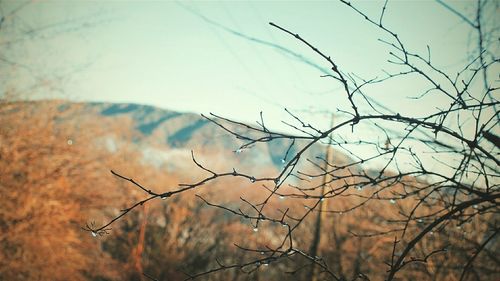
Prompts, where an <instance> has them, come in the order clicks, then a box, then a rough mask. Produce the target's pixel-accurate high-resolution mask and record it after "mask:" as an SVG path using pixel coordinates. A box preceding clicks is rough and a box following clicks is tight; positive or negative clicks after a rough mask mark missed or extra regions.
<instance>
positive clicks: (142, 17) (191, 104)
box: [7, 1, 468, 121]
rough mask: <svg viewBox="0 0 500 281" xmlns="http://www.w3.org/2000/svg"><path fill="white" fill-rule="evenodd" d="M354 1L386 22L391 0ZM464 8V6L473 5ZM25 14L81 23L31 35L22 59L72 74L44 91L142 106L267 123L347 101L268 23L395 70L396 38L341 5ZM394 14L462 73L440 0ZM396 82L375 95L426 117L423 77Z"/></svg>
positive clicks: (65, 4)
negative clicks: (421, 106) (420, 94)
mask: <svg viewBox="0 0 500 281" xmlns="http://www.w3.org/2000/svg"><path fill="white" fill-rule="evenodd" d="M18 3H19V1H11V2H9V1H8V2H7V5H9V4H10V5H11V6H13V7H15V6H16V5H18ZM356 4H357V5H358V6H359V7H360V9H362V10H363V11H365V12H367V13H368V14H369V15H373V16H374V17H375V18H378V17H379V14H380V11H381V8H382V6H383V1H369V2H368V1H360V2H356ZM455 4H457V5H456V6H457V8H458V9H462V10H464V11H466V5H463V4H464V3H455ZM19 15H20V18H22V20H23V22H25V23H27V25H29V26H30V27H32V28H33V27H35V28H36V27H43V26H46V25H50V24H54V23H58V22H63V23H64V22H71V23H70V24H69V25H70V26H72V27H75V29H76V30H75V31H72V30H69V31H66V30H65V25H64V24H61V25H60V26H59V27H57V28H56V30H57V29H60V30H61V31H60V32H59V33H58V34H57V35H53V36H52V37H51V36H48V37H49V38H48V39H47V38H42V39H39V40H31V41H33V42H31V43H30V45H29V46H28V49H30V50H31V51H30V55H31V57H30V56H25V57H23V58H22V59H26V60H27V62H26V63H27V64H28V63H30V62H33V61H37V60H40V62H39V65H40V66H42V67H45V66H47V65H49V66H50V67H52V68H54V72H57V71H61V69H64V70H65V71H66V72H69V75H67V76H68V77H67V78H66V80H65V81H66V84H65V85H63V86H61V88H62V89H61V91H59V92H52V93H45V94H44V96H47V95H50V96H56V97H60V98H69V99H73V100H82V101H88V100H91V101H109V102H134V103H141V104H149V105H154V106H158V107H162V108H166V109H171V110H177V111H187V112H205V113H206V112H214V113H217V114H221V115H224V116H230V117H233V118H236V119H239V120H247V121H254V120H257V118H258V114H259V112H260V111H263V112H264V114H265V116H270V119H273V118H277V119H280V118H283V117H284V116H285V115H286V113H285V112H284V110H283V108H285V107H286V108H288V109H291V110H295V111H296V112H301V111H304V110H306V111H325V110H329V111H332V110H333V111H334V110H335V109H336V108H339V107H342V106H345V105H347V104H346V99H345V95H343V93H342V90H341V87H340V85H339V84H338V83H336V82H335V81H333V80H332V79H329V78H322V77H320V76H321V75H322V74H323V73H321V71H319V70H318V69H316V68H314V67H312V66H310V65H307V64H305V63H304V62H302V61H300V60H299V59H297V58H296V57H294V56H293V55H290V53H287V52H286V51H282V50H281V51H280V50H279V49H278V48H276V47H273V46H272V45H273V44H274V45H279V46H281V47H283V48H286V49H288V50H290V51H291V52H294V53H295V54H297V55H299V56H302V57H304V58H306V59H307V60H310V61H311V62H313V63H315V64H317V65H318V66H319V67H322V68H324V69H328V67H329V65H328V63H327V62H326V61H324V60H322V59H321V58H320V57H319V56H318V55H317V54H315V53H314V52H312V51H311V50H310V49H309V48H307V47H306V46H304V44H302V43H301V42H298V41H297V40H296V39H294V38H292V37H291V36H289V35H287V34H285V33H284V32H282V31H280V30H278V29H276V28H274V27H272V26H270V25H269V24H268V22H274V23H276V24H278V25H280V26H282V27H285V28H287V29H289V30H290V31H293V32H294V33H298V34H300V35H301V36H303V37H304V38H305V39H306V40H308V41H309V42H310V43H311V44H314V45H315V46H317V47H318V48H320V49H321V50H322V51H323V52H324V53H325V54H328V55H330V56H331V57H332V58H333V59H334V60H335V61H336V62H337V64H338V65H339V66H340V67H341V68H342V69H343V71H345V72H349V73H355V74H357V75H359V76H361V77H363V78H367V79H369V78H374V77H381V76H382V75H383V72H382V71H383V70H384V69H385V70H391V69H394V67H393V66H391V65H390V64H388V63H387V60H388V59H389V54H388V52H389V48H388V46H387V45H385V44H383V43H381V42H380V41H378V39H385V40H388V39H390V38H389V37H388V36H387V35H386V34H384V33H382V32H380V31H379V30H377V29H376V28H373V27H372V26H370V25H369V24H368V23H367V22H366V21H364V20H363V18H362V17H360V16H359V15H357V14H356V13H355V12H354V11H352V10H350V9H349V8H348V7H347V6H345V5H343V4H341V3H339V2H336V1H269V2H267V1H266V2H257V1H254V2H250V1H243V2H236V1H235V2H172V1H34V2H33V3H30V4H29V5H27V6H26V7H24V8H23V9H22V11H21V12H20V13H19ZM384 22H385V23H386V24H387V26H388V27H390V28H392V29H393V30H394V31H396V32H397V33H398V34H400V36H401V38H402V39H403V40H404V41H405V42H406V43H407V44H408V46H410V47H411V48H412V49H413V50H415V51H417V52H423V53H424V54H425V53H426V46H427V44H428V45H429V46H430V47H431V51H432V55H433V59H434V60H435V62H436V63H437V64H438V65H440V66H443V67H445V68H449V69H453V67H456V66H460V65H461V63H463V59H464V54H466V52H467V48H468V44H467V40H468V37H467V36H468V34H467V33H468V32H467V26H466V25H465V24H464V23H463V22H462V21H461V20H460V19H459V18H458V17H456V16H455V15H453V14H452V13H450V12H449V11H447V10H446V9H444V8H443V6H441V5H439V4H437V3H436V2H434V1H394V2H389V4H388V6H387V10H386V13H385V19H384ZM79 24H80V25H83V26H84V27H83V28H78V27H79V26H78V25H79ZM49 32H51V31H50V30H49ZM52 32H53V31H52ZM248 38H251V39H248ZM252 39H255V40H252ZM72 68H75V69H74V70H73V69H72ZM61 72H62V73H64V72H63V71H61ZM415 82H416V81H415ZM406 83H407V82H406ZM388 84H389V85H388V86H387V87H385V88H384V89H383V91H380V90H379V88H376V89H375V90H374V92H373V93H372V92H370V93H369V94H370V95H371V97H372V98H374V99H376V100H377V101H379V102H381V103H383V104H386V105H387V106H389V107H391V108H393V109H394V108H397V109H398V110H402V109H399V108H404V109H407V110H410V111H411V112H412V113H416V114H421V113H422V112H420V111H416V112H415V108H414V107H412V106H411V105H412V104H413V102H414V101H412V100H409V99H407V97H409V96H411V95H416V94H417V93H416V92H414V91H415V90H416V89H420V88H421V87H420V86H419V85H417V83H415V85H411V86H409V85H401V86H400V85H393V84H391V83H388ZM412 91H413V92H414V93H412ZM434 98H436V97H434ZM396 101H397V102H396ZM304 114H306V113H304ZM324 117H325V116H324V114H315V115H310V118H321V119H324ZM327 119H328V118H327Z"/></svg>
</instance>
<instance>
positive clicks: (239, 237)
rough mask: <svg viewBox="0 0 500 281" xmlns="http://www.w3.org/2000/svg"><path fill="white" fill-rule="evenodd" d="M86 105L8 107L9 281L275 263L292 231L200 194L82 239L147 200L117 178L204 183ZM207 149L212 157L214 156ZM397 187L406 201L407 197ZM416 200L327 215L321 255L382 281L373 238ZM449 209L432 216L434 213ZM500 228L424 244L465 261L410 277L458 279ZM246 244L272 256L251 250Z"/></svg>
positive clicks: (296, 272)
mask: <svg viewBox="0 0 500 281" xmlns="http://www.w3.org/2000/svg"><path fill="white" fill-rule="evenodd" d="M83 106H84V104H70V105H69V106H68V104H67V103H62V102H7V101H3V102H2V103H1V104H0V171H1V173H0V178H1V180H0V194H1V196H0V249H1V250H0V280H141V278H142V279H143V280H145V277H144V275H143V273H145V274H147V275H150V276H154V277H155V278H157V279H159V280H182V279H184V278H186V275H184V274H183V272H188V273H196V272H202V271H206V270H209V269H211V268H214V267H216V266H217V261H219V262H221V263H223V264H236V263H239V262H243V261H245V260H248V259H251V258H253V257H255V258H258V257H259V256H262V254H266V253H265V251H266V246H267V247H273V246H276V244H277V243H280V242H281V239H282V236H283V235H286V233H287V230H286V228H285V227H283V226H281V225H279V224H272V223H266V222H264V223H263V224H261V225H260V226H259V231H258V232H254V231H253V227H252V226H251V225H250V222H249V221H247V220H241V219H239V218H238V217H236V216H231V215H230V214H228V213H227V212H226V211H224V210H220V209H217V208H211V207H208V206H207V205H206V204H204V202H203V201H202V200H200V199H197V198H196V197H195V196H194V194H193V193H185V194H182V195H180V196H178V197H175V198H174V199H172V200H166V201H162V200H158V201H157V202H154V203H151V204H147V205H144V206H142V207H140V209H139V211H134V212H133V213H131V215H128V216H127V217H126V218H125V219H123V220H121V221H119V222H117V223H116V224H115V225H114V226H113V229H112V230H111V231H110V233H111V234H110V235H104V236H102V237H93V236H92V235H90V234H89V232H86V231H82V229H81V227H82V226H84V225H85V223H86V222H88V223H92V222H89V221H88V219H89V218H96V221H95V223H96V224H100V223H102V221H106V220H108V219H109V218H112V217H113V216H115V215H116V214H117V213H118V212H119V209H121V208H123V207H125V206H127V205H128V204H130V203H131V202H134V201H136V200H138V199H140V198H141V196H143V195H142V194H141V193H140V192H139V191H138V190H137V189H136V188H135V187H133V186H132V185H131V184H130V183H128V182H125V181H123V180H119V179H116V178H115V177H113V176H112V175H111V174H110V173H109V169H113V170H116V171H121V172H124V173H128V174H131V175H137V178H135V180H137V181H138V182H141V184H143V185H144V186H148V187H149V188H156V189H158V190H161V189H162V188H165V187H166V186H171V185H174V184H177V183H178V182H179V178H181V177H191V178H196V177H202V176H203V175H201V174H198V173H197V172H193V171H196V170H190V171H189V172H187V171H185V170H184V171H178V173H179V174H180V173H184V174H183V175H176V174H175V173H174V172H172V171H170V172H168V173H166V172H165V170H162V169H161V168H155V167H153V166H151V165H149V164H147V163H146V162H144V161H140V159H141V157H142V155H141V153H140V151H139V150H138V146H137V145H136V144H134V141H133V140H134V139H135V140H136V142H137V137H138V136H137V135H136V134H138V132H136V133H134V132H133V130H129V129H128V128H131V127H133V124H132V120H131V119H130V118H129V117H127V116H118V117H114V118H104V117H103V116H102V115H99V114H97V112H95V113H92V112H87V113H86V114H82V107H83ZM110 136H112V137H113V138H114V139H115V141H116V143H117V145H116V147H114V149H112V150H110V148H109V147H107V146H106V145H105V144H106V142H105V141H104V140H105V139H106V137H110ZM205 150H206V151H205V153H209V151H208V148H205ZM214 153H215V152H214ZM269 169H273V167H272V166H269ZM402 180H403V181H406V187H408V186H410V185H411V182H412V181H413V185H414V186H415V187H418V185H419V183H418V182H415V181H414V180H413V179H412V178H406V179H402ZM391 188H392V190H391V191H392V192H397V189H398V188H401V187H397V186H392V187H391ZM367 189H369V187H365V190H356V189H354V190H353V191H351V193H355V194H356V197H353V196H346V199H345V200H343V201H340V200H336V201H335V202H337V204H341V205H342V206H330V205H327V208H326V209H327V210H347V209H349V207H350V206H355V205H356V204H358V203H360V202H362V201H364V200H365V199H364V198H363V195H364V194H370V190H367ZM282 192H283V193H288V194H292V193H293V190H292V189H290V190H288V189H286V188H284V190H283V191H282ZM196 194H199V195H201V196H203V198H205V199H206V200H208V201H210V202H215V203H218V204H225V205H226V206H230V207H231V206H233V205H234V204H237V205H238V206H239V207H241V208H243V210H244V211H250V210H245V209H244V208H245V206H244V205H243V206H240V205H241V204H239V203H235V202H238V201H240V199H239V197H240V196H241V197H244V198H246V199H247V200H250V201H258V200H257V199H263V198H264V197H265V196H267V195H268V191H267V190H266V189H265V188H262V187H256V186H255V185H251V184H250V183H249V182H248V181H242V180H239V179H236V178H235V179H234V180H233V181H227V180H226V181H224V182H222V183H220V184H219V183H215V184H213V185H210V186H207V187H205V188H204V189H203V190H200V191H197V192H196ZM221 194H222V195H223V196H221ZM346 195H347V194H346ZM380 196H381V197H384V193H383V192H382V193H381V194H380ZM355 198H358V199H355ZM411 200H412V199H411V198H408V199H404V200H403V199H402V200H397V201H387V200H371V201H369V202H368V203H367V204H366V205H365V206H364V207H363V208H357V209H356V210H354V211H352V212H347V213H340V212H325V213H323V216H324V217H323V222H324V223H323V228H322V232H321V244H320V247H319V251H318V252H319V253H321V256H322V259H323V261H324V262H325V263H327V264H328V265H329V266H330V267H331V268H333V269H335V271H336V272H338V273H340V274H341V275H340V276H342V277H343V278H346V279H353V278H356V276H353V273H356V272H363V273H364V274H367V275H368V274H369V275H370V277H371V278H375V279H378V278H380V279H382V278H383V276H385V274H386V268H384V267H380V266H379V265H380V263H381V261H384V260H388V259H390V257H391V255H392V245H393V240H392V239H391V238H388V237H390V236H382V237H381V236H378V235H373V236H372V237H370V236H366V234H367V233H373V234H376V233H379V232H384V231H385V230H387V229H392V228H393V225H394V224H396V223H397V220H398V216H397V214H398V212H400V211H403V212H405V211H408V208H410V207H411V206H412V204H413V202H411ZM313 201H314V200H311V201H309V200H307V199H304V198H294V197H293V196H287V197H285V198H284V199H280V198H278V197H277V198H273V199H272V201H271V202H270V203H269V204H270V206H271V208H269V209H270V210H275V211H274V212H278V213H279V210H285V209H286V208H289V209H290V210H289V212H288V215H289V216H291V217H298V216H300V214H302V213H303V212H304V209H305V208H307V206H311V204H312V203H313ZM240 202H241V201H240ZM231 204H233V205H231ZM439 204H440V203H438V202H436V205H428V206H426V207H425V208H423V209H421V210H420V211H421V212H423V213H426V212H428V213H431V212H432V210H433V209H436V208H438V205H439ZM235 206H236V205H235ZM233 207H234V206H233ZM276 215H278V214H276ZM417 215H420V214H417ZM314 218H315V216H309V217H308V218H307V219H306V221H305V222H304V224H303V225H301V227H300V228H299V229H297V230H296V231H297V232H296V235H294V241H293V242H294V245H295V246H296V247H299V248H307V247H308V246H309V243H310V241H311V240H312V235H313V233H312V232H313V231H312V230H313V229H314ZM496 219H497V218H495V217H494V216H493V215H485V216H481V217H474V218H473V219H472V220H471V221H467V222H466V223H464V224H460V223H459V222H458V221H457V222H456V223H457V224H456V226H455V227H452V228H448V229H447V230H446V231H442V232H441V231H435V232H433V233H432V235H429V236H428V238H426V239H425V240H424V241H423V242H422V243H419V245H418V247H417V248H416V252H418V253H421V254H422V255H425V254H428V253H429V250H431V249H436V248H443V247H444V248H446V249H449V250H453V251H443V252H441V253H438V254H435V255H432V257H430V258H429V260H428V261H427V264H425V266H424V263H422V266H420V264H419V263H412V264H411V266H409V268H407V269H406V270H404V271H402V272H401V277H400V278H402V280H403V279H404V280H410V279H413V280H414V279H422V280H455V279H458V278H459V276H460V274H461V269H462V268H463V265H464V264H465V263H466V262H467V257H468V255H470V252H471V250H472V249H475V248H476V247H477V246H478V245H479V244H480V243H481V241H482V240H483V239H484V237H485V235H486V230H487V228H488V225H491V224H496V223H498V222H497V221H496ZM424 220H425V218H424ZM450 223H451V222H450ZM423 225H425V221H423V220H422V221H421V222H419V221H415V222H414V223H413V224H410V225H409V226H408V230H407V231H408V232H416V231H420V230H421V228H422V227H423ZM450 229H451V230H452V231H450ZM358 234H363V235H364V236H360V235H358ZM235 244H236V245H238V246H240V247H245V248H257V249H262V251H263V252H262V253H261V252H248V251H241V250H239V249H238V247H237V246H235ZM496 249H497V243H496V242H495V243H492V244H490V245H488V246H487V247H486V249H484V250H483V254H482V255H480V256H478V257H477V258H476V261H475V266H474V269H473V273H474V274H471V275H469V277H468V278H469V279H468V280H479V279H481V280H494V279H495V278H496V277H498V263H499V260H498V258H497V257H496V255H495V253H496ZM450 252H452V253H454V254H453V255H452V254H450ZM457 253H458V254H457ZM308 263H309V261H307V260H305V259H304V258H302V257H300V256H299V255H292V256H290V257H289V258H288V259H285V260H280V261H279V262H276V263H272V264H270V265H260V266H257V265H249V266H248V267H245V268H243V270H246V271H252V270H253V272H252V273H251V274H250V275H246V274H241V273H242V272H241V271H240V270H239V269H238V268H236V269H234V270H227V271H221V272H217V273H214V274H211V275H207V276H204V277H202V280H247V279H248V278H250V279H251V280H277V279H279V278H285V279H294V280H307V278H308V275H307V270H305V269H304V268H303V267H302V266H303V265H306V264H308ZM291 274H293V275H291ZM249 276H250V277H249ZM495 276H496V277H495ZM360 278H361V277H360Z"/></svg>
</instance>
